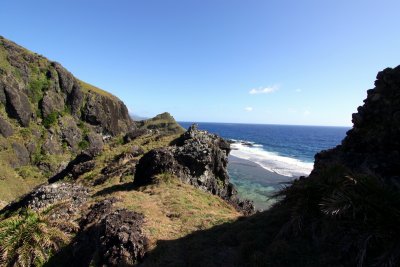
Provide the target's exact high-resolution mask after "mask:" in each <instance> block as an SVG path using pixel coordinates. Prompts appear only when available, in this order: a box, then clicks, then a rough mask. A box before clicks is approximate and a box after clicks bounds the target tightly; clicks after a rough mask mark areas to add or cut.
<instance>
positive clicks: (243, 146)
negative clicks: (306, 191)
mask: <svg viewBox="0 0 400 267" xmlns="http://www.w3.org/2000/svg"><path fill="white" fill-rule="evenodd" d="M232 141H234V143H233V144H231V148H232V151H231V155H232V156H235V157H238V158H241V159H246V160H249V161H252V162H254V163H257V164H258V165H260V166H261V167H263V168H264V169H266V170H268V171H270V172H275V173H277V174H280V175H284V176H288V177H299V176H302V175H309V174H310V172H311V170H312V168H313V163H310V162H303V161H300V160H298V159H294V158H290V157H284V156H281V155H278V154H277V153H274V152H269V151H266V150H264V149H262V145H258V144H255V143H254V142H247V141H245V142H243V141H237V140H232Z"/></svg>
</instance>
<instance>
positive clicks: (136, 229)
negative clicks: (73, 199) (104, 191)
mask: <svg viewBox="0 0 400 267" xmlns="http://www.w3.org/2000/svg"><path fill="white" fill-rule="evenodd" d="M114 202H115V199H111V200H110V199H106V200H104V201H102V202H99V203H96V204H95V205H94V206H93V207H92V208H91V211H90V212H89V213H88V214H87V216H86V218H84V219H83V220H82V222H81V231H80V232H79V233H78V235H77V238H76V242H75V243H74V245H73V259H72V263H71V264H72V266H89V265H90V263H95V264H96V266H133V265H134V264H135V263H136V262H137V261H138V260H140V259H142V258H143V256H144V253H145V248H146V246H147V239H146V237H145V236H144V235H143V233H142V230H141V228H142V224H143V215H142V214H139V213H136V212H132V211H128V210H126V209H117V210H114V209H113V208H112V204H113V203H114Z"/></svg>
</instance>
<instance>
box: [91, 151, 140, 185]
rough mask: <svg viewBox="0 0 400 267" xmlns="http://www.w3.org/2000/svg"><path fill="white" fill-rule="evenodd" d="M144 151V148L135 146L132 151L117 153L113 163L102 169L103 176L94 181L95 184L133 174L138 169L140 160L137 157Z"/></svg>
mask: <svg viewBox="0 0 400 267" xmlns="http://www.w3.org/2000/svg"><path fill="white" fill-rule="evenodd" d="M143 153H144V151H143V149H142V148H140V147H138V146H134V147H133V148H132V150H131V152H124V153H122V154H119V155H117V156H116V157H115V158H114V159H113V161H112V162H111V163H109V164H108V165H107V166H106V167H104V168H103V169H102V170H101V174H102V175H101V176H100V177H99V178H97V179H96V180H95V181H94V185H99V184H103V183H104V182H105V181H107V180H108V179H111V178H114V177H119V178H120V179H121V178H122V177H124V176H133V175H134V174H135V171H136V164H137V162H138V160H137V159H136V158H135V157H137V156H139V155H142V154H143Z"/></svg>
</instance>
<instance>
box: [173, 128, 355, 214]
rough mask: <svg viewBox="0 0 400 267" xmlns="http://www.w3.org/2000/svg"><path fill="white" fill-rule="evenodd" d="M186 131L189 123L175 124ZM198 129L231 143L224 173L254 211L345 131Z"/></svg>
mask: <svg viewBox="0 0 400 267" xmlns="http://www.w3.org/2000/svg"><path fill="white" fill-rule="evenodd" d="M179 123H180V124H181V125H182V126H183V127H184V128H188V127H189V126H190V125H191V124H192V122H179ZM198 125H199V128H200V129H203V130H207V131H209V132H212V133H216V134H218V135H220V136H222V137H224V138H226V139H230V140H232V141H233V143H232V144H231V148H232V151H231V153H230V155H231V156H230V160H229V165H228V171H229V174H230V176H231V180H232V182H233V183H234V184H235V185H236V186H237V189H238V192H239V195H240V196H241V197H244V198H248V199H251V200H253V201H254V202H255V205H256V207H257V208H258V209H266V208H268V207H269V206H270V205H271V204H272V203H273V202H274V200H273V199H271V196H272V195H273V194H274V193H276V192H277V190H279V189H281V188H282V187H283V186H284V184H287V183H288V182H290V181H292V180H293V179H295V178H298V177H299V176H302V175H308V174H309V173H310V172H311V170H312V168H313V162H314V155H315V154H316V153H317V152H319V151H321V150H325V149H329V148H333V147H335V146H337V145H339V144H340V142H341V140H342V139H343V138H344V137H345V135H346V132H347V131H348V130H349V129H350V128H348V127H320V126H291V125H261V124H234V123H202V122H200V123H198Z"/></svg>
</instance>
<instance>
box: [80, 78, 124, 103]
mask: <svg viewBox="0 0 400 267" xmlns="http://www.w3.org/2000/svg"><path fill="white" fill-rule="evenodd" d="M79 83H80V85H81V87H82V91H84V92H86V93H88V92H90V91H92V92H94V93H96V94H99V95H102V96H106V97H110V98H113V99H116V97H115V96H114V95H112V94H110V93H109V92H107V91H104V90H102V89H100V88H98V87H96V86H93V85H91V84H88V83H85V82H84V81H81V80H79Z"/></svg>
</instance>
